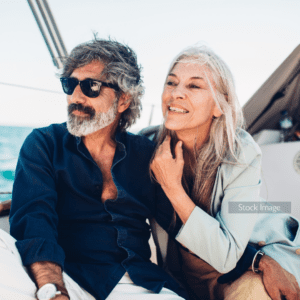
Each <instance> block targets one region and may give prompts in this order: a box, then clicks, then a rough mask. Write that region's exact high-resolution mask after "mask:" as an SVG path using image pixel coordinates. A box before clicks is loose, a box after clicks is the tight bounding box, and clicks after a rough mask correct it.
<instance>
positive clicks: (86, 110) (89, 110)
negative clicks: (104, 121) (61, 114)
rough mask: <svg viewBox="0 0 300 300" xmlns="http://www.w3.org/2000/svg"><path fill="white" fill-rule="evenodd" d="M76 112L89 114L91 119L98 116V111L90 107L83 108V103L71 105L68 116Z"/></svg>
mask: <svg viewBox="0 0 300 300" xmlns="http://www.w3.org/2000/svg"><path fill="white" fill-rule="evenodd" d="M75 110H78V111H81V112H83V113H85V114H88V115H90V117H91V118H93V117H94V116H95V114H96V111H95V110H94V109H93V108H92V107H90V106H83V105H82V104H81V103H71V104H70V105H69V106H68V114H69V115H70V114H71V113H72V112H73V111H75Z"/></svg>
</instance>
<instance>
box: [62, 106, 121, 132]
mask: <svg viewBox="0 0 300 300" xmlns="http://www.w3.org/2000/svg"><path fill="white" fill-rule="evenodd" d="M117 105H118V103H117V101H115V103H114V104H113V105H112V106H111V108H110V109H109V110H108V111H107V112H106V113H98V114H96V115H95V116H94V117H93V118H92V119H90V118H85V119H82V118H81V117H77V116H74V115H72V114H70V115H69V117H68V121H67V128H68V131H69V132H70V134H72V135H75V136H78V137H81V136H86V135H89V134H92V133H94V132H96V131H98V130H100V129H103V128H105V127H107V126H109V125H110V124H111V123H113V122H114V121H115V119H116V116H117Z"/></svg>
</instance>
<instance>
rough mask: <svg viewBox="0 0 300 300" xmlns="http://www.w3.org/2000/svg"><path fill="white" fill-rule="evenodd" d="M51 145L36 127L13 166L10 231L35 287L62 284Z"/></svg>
mask: <svg viewBox="0 0 300 300" xmlns="http://www.w3.org/2000/svg"><path fill="white" fill-rule="evenodd" d="M53 148H54V147H53V146H52V145H51V139H50V141H49V140H48V139H46V138H45V137H44V135H43V134H42V133H41V132H40V131H39V130H34V131H33V132H32V133H31V134H30V135H29V136H28V137H27V139H26V140H25V142H24V144H23V146H22V149H21V151H20V155H19V160H18V164H17V168H16V176H15V181H14V187H13V196H12V199H13V200H12V207H11V212H10V223H11V228H10V229H11V235H12V236H13V237H15V238H16V239H17V242H16V247H17V248H18V250H19V253H20V255H21V258H22V262H23V264H24V265H25V266H27V267H28V268H29V270H30V274H31V276H32V279H33V280H34V281H35V283H36V285H37V287H38V288H40V287H41V286H43V285H44V284H46V283H54V284H58V285H60V286H62V287H63V288H64V284H63V279H62V267H63V264H64V251H63V249H62V248H61V247H60V246H59V245H58V243H57V236H58V233H57V224H58V216H57V213H56V203H57V192H56V185H55V174H54V170H53V165H52V153H53ZM55 299H66V297H65V296H57V298H55Z"/></svg>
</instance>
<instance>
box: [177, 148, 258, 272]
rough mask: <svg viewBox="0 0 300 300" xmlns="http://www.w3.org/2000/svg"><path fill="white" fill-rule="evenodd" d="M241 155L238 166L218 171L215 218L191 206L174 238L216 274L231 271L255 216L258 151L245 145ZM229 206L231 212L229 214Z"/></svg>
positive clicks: (256, 208) (255, 218) (247, 240)
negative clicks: (218, 199)
mask: <svg viewBox="0 0 300 300" xmlns="http://www.w3.org/2000/svg"><path fill="white" fill-rule="evenodd" d="M241 156H242V157H243V158H244V159H243V162H242V163H240V164H238V165H228V166H226V167H224V166H222V167H223V168H222V167H221V168H220V170H222V174H220V176H219V180H218V181H219V182H216V184H217V186H218V187H217V194H216V195H214V197H220V202H221V205H220V207H219V208H218V212H217V214H216V215H215V217H212V216H210V215H208V214H207V213H206V212H204V211H203V210H202V209H201V208H199V207H195V209H194V210H193V212H192V214H191V215H190V217H189V219H188V221H187V222H186V224H185V225H184V226H183V227H182V229H181V230H180V232H179V234H178V235H177V238H176V239H177V241H178V242H180V243H181V244H183V245H184V246H185V247H186V248H188V249H189V250H190V251H192V252H193V253H195V254H196V255H197V256H199V257H200V258H202V259H203V260H204V261H206V262H207V263H209V264H210V265H211V266H213V267H214V268H215V269H216V270H217V271H218V272H220V273H228V272H229V271H231V270H232V269H234V268H235V266H236V264H237V262H238V261H239V259H240V258H241V256H242V255H243V253H244V251H245V248H246V246H247V244H248V242H249V239H250V236H251V233H252V230H253V228H254V225H255V223H256V220H257V217H258V211H257V210H258V202H259V201H260V199H259V190H260V185H261V183H260V173H261V167H260V166H261V152H260V149H259V148H258V146H253V145H248V146H247V147H245V148H244V149H243V151H242V154H241ZM233 205H234V206H235V207H234V208H235V211H229V208H230V209H231V210H232V209H233ZM249 209H251V210H252V211H251V212H252V213H249ZM246 212H247V213H246Z"/></svg>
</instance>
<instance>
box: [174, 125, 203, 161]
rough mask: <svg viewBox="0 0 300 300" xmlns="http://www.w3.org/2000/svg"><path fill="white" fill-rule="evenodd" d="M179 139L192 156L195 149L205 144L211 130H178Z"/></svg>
mask: <svg viewBox="0 0 300 300" xmlns="http://www.w3.org/2000/svg"><path fill="white" fill-rule="evenodd" d="M176 136H177V138H178V140H179V141H182V143H183V147H184V149H186V151H187V153H188V154H189V156H190V157H194V156H195V150H197V149H199V148H201V147H202V145H204V143H205V142H206V141H207V139H208V136H209V130H193V131H176Z"/></svg>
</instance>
